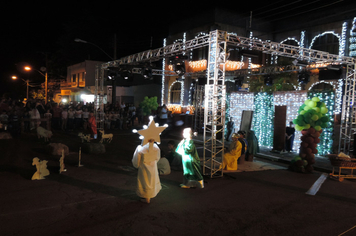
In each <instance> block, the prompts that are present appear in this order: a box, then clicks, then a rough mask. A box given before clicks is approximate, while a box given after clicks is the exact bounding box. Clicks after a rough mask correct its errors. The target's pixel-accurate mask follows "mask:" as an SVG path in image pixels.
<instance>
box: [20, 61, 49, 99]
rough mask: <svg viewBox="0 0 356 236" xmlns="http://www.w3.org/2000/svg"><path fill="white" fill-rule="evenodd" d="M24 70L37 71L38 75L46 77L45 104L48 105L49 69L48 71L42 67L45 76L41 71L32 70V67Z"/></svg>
mask: <svg viewBox="0 0 356 236" xmlns="http://www.w3.org/2000/svg"><path fill="white" fill-rule="evenodd" d="M24 70H25V71H31V70H35V71H37V72H38V73H40V74H41V75H42V76H44V77H45V104H47V101H48V96H47V90H48V80H47V69H46V67H41V71H43V72H45V73H44V74H43V73H42V72H41V71H39V70H36V69H32V68H31V67H30V66H25V67H24Z"/></svg>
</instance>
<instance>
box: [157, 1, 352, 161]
mask: <svg viewBox="0 0 356 236" xmlns="http://www.w3.org/2000/svg"><path fill="white" fill-rule="evenodd" d="M279 11H285V9H284V8H276V9H275V10H274V11H270V15H267V13H265V14H257V15H256V17H255V16H254V13H253V12H251V13H250V15H249V16H244V15H241V14H237V13H235V12H234V11H233V10H227V9H226V8H225V9H223V8H214V9H211V10H210V11H206V12H202V13H201V14H199V13H198V14H195V15H194V16H192V17H187V18H184V19H182V20H181V21H180V22H178V23H176V24H173V25H172V26H171V28H170V35H169V36H168V37H167V38H166V39H165V41H164V45H169V44H172V43H174V42H185V41H187V40H191V39H194V38H195V37H199V36H200V35H203V34H208V33H209V31H211V30H214V29H219V30H224V31H227V32H229V34H233V35H238V36H245V37H251V38H256V39H261V40H264V41H268V40H270V41H273V42H280V43H283V44H289V45H294V46H299V47H304V48H309V49H314V50H320V51H326V52H329V53H331V54H336V55H340V56H356V54H355V52H356V40H355V37H356V31H355V22H356V10H355V8H354V7H353V8H352V7H350V6H347V5H344V4H330V6H328V4H324V5H323V4H320V5H319V6H318V7H317V6H310V8H302V7H300V8H298V11H294V12H293V14H290V15H285V14H282V13H280V12H279ZM204 19H205V20H204ZM354 31H355V32H354ZM296 53H298V52H296ZM208 56H209V55H208V49H207V48H199V49H194V50H186V51H185V52H184V53H183V56H180V57H178V56H177V57H176V58H175V57H173V58H170V59H167V60H164V61H163V66H162V70H167V71H172V74H171V75H169V76H166V74H165V75H163V76H162V77H163V78H162V97H161V98H162V100H161V103H162V104H163V103H165V104H169V107H170V109H171V110H173V111H177V112H181V111H182V110H192V112H193V111H195V117H196V120H198V121H196V122H195V125H196V127H195V128H196V129H199V128H201V123H200V125H199V116H200V117H201V116H202V114H199V112H200V113H201V112H202V109H201V106H202V105H203V103H202V100H203V99H202V98H201V96H202V94H203V92H202V91H199V89H200V90H204V88H203V87H204V86H203V85H204V84H205V83H206V66H207V60H208ZM177 60H180V61H183V64H184V66H185V73H183V74H175V73H174V72H175V69H176V67H175V66H176V65H175V62H176V61H177ZM225 70H226V75H225V83H226V86H227V97H228V98H227V100H228V103H229V104H228V109H227V114H226V115H227V116H226V117H231V118H232V120H233V121H234V123H235V127H236V131H237V129H239V127H240V120H241V114H242V111H243V110H253V111H254V116H253V121H252V129H254V130H255V133H256V134H257V137H258V138H259V141H260V144H261V145H263V146H267V147H271V148H272V147H273V128H274V127H273V122H274V106H287V116H286V117H287V118H286V125H287V124H288V123H289V121H292V120H293V119H294V118H295V117H296V116H297V111H298V108H299V106H300V105H302V104H303V102H304V101H305V100H306V99H307V98H310V97H313V96H318V97H320V98H321V99H322V100H323V101H324V102H326V105H327V107H328V108H329V113H328V114H329V115H330V116H331V117H332V123H330V126H329V128H327V129H325V130H324V133H323V137H322V142H321V144H320V145H319V146H318V149H319V153H321V154H327V153H332V152H335V150H337V145H338V142H332V140H335V139H337V138H338V129H339V127H338V125H339V122H340V119H339V114H340V112H341V106H342V104H341V102H342V93H343V91H342V89H343V86H344V85H343V79H342V78H343V77H344V76H345V68H344V67H343V66H342V65H331V64H320V63H319V64H315V63H314V64H312V63H308V61H303V60H296V59H290V58H284V57H281V56H275V55H273V54H272V55H267V54H264V53H262V52H261V51H253V50H248V48H233V47H231V48H229V47H228V48H227V62H226V65H225ZM301 72H304V73H305V74H307V77H306V78H305V77H304V78H303V79H301V76H300V74H301ZM267 76H268V80H269V84H267V83H266V77H267ZM288 84H289V86H288ZM199 96H200V97H199ZM190 106H192V107H193V108H190ZM182 107H183V109H182ZM184 107H186V108H187V109H184ZM266 118H267V119H266ZM226 120H228V118H226ZM200 121H201V119H200ZM297 133H298V132H297ZM298 135H299V134H297V137H296V138H295V139H294V140H295V141H294V147H295V149H296V148H298V147H299V143H300V139H299V136H298Z"/></svg>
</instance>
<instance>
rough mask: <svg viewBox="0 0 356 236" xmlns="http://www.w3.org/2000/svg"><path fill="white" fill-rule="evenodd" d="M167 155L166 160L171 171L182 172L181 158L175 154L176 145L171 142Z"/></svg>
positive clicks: (168, 145)
mask: <svg viewBox="0 0 356 236" xmlns="http://www.w3.org/2000/svg"><path fill="white" fill-rule="evenodd" d="M167 147H168V153H167V155H166V158H167V160H168V162H169V164H170V165H171V168H172V169H173V170H182V168H183V167H182V156H181V155H179V154H178V153H177V152H176V147H177V146H176V143H175V142H174V141H173V140H169V141H168V144H167Z"/></svg>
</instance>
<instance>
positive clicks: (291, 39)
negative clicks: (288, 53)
mask: <svg viewBox="0 0 356 236" xmlns="http://www.w3.org/2000/svg"><path fill="white" fill-rule="evenodd" d="M287 41H294V42H296V43H297V45H298V46H300V42H299V41H298V40H297V39H295V38H289V37H288V38H286V39H284V40H282V41H281V43H285V42H287Z"/></svg>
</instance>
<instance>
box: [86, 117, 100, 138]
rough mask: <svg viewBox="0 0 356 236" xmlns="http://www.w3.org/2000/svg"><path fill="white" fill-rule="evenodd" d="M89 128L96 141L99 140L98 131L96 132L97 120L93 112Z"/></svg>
mask: <svg viewBox="0 0 356 236" xmlns="http://www.w3.org/2000/svg"><path fill="white" fill-rule="evenodd" d="M88 127H89V129H90V133H91V135H92V136H93V138H94V139H96V138H97V133H98V131H97V130H96V120H95V116H94V113H93V112H90V114H89V120H88Z"/></svg>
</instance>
